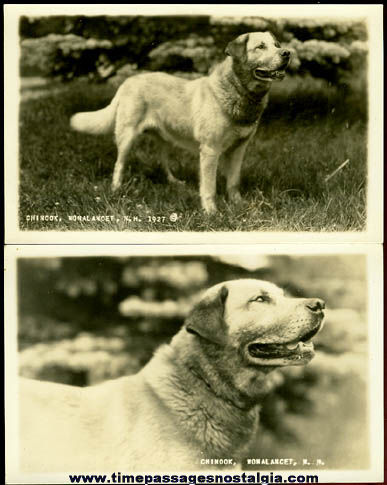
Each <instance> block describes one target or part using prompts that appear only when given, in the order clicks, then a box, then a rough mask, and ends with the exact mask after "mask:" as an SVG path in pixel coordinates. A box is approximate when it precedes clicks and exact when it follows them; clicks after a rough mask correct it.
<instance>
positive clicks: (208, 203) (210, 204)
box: [202, 199, 217, 215]
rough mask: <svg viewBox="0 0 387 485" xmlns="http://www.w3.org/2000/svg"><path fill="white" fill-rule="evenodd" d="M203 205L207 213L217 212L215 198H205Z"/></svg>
mask: <svg viewBox="0 0 387 485" xmlns="http://www.w3.org/2000/svg"><path fill="white" fill-rule="evenodd" d="M202 206H203V209H204V212H205V213H206V214H207V215H212V214H216V211H217V209H216V204H215V201H214V200H212V199H207V200H204V201H203V202H202Z"/></svg>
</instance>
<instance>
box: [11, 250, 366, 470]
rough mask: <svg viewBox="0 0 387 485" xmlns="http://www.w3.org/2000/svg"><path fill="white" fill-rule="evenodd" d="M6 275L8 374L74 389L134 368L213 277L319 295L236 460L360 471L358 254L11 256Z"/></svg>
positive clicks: (362, 329)
mask: <svg viewBox="0 0 387 485" xmlns="http://www.w3.org/2000/svg"><path fill="white" fill-rule="evenodd" d="M18 275H19V277H18V299H19V300H18V301H19V331H18V333H19V349H20V360H19V364H20V373H21V374H22V375H23V376H26V377H31V378H37V379H43V380H49V381H55V382H62V383H67V384H73V385H78V386H85V385H90V384H91V385H92V384H95V383H98V382H101V381H103V380H106V379H110V378H115V377H118V376H121V375H127V374H132V373H135V372H137V371H138V370H140V369H141V368H142V367H143V366H144V365H145V364H146V362H147V361H148V360H149V359H150V358H151V356H152V353H153V351H154V350H155V348H156V347H157V346H159V345H160V344H161V343H164V342H167V341H169V340H170V338H171V337H172V336H173V335H174V334H175V333H176V332H177V331H178V330H179V328H180V327H181V325H182V323H183V321H184V317H185V315H186V314H187V312H188V311H189V309H190V308H191V306H192V304H193V302H194V301H195V299H196V298H197V296H198V294H199V293H200V291H202V290H203V289H204V288H206V287H208V286H211V285H213V284H216V283H218V282H221V281H224V280H229V279H236V278H245V277H248V278H259V279H268V280H270V281H273V282H274V283H276V284H278V285H279V286H281V287H283V288H285V290H286V291H287V293H289V294H291V295H294V296H304V297H320V298H323V299H325V300H326V302H327V312H326V324H325V327H324V329H323V331H322V332H321V333H320V334H319V335H318V336H317V337H316V338H315V339H314V341H315V343H316V349H317V355H316V357H315V359H314V360H313V361H312V362H311V363H310V364H309V365H308V366H305V367H288V368H285V369H281V370H279V371H276V372H275V374H274V377H275V379H274V382H275V386H274V389H273V391H272V392H271V394H270V395H268V396H267V397H266V398H265V401H264V403H263V407H262V412H261V425H260V429H259V432H258V435H257V438H256V440H255V442H254V444H253V447H252V449H251V450H250V453H249V455H248V456H249V457H250V458H251V457H253V458H255V457H257V458H258V457H259V458H262V457H269V458H270V457H283V458H289V457H291V458H294V459H295V460H297V461H298V463H299V465H298V466H299V467H300V468H301V467H302V459H303V458H306V459H308V460H309V461H312V462H313V461H315V460H317V459H321V460H322V461H323V462H324V463H325V465H324V468H327V469H332V468H339V469H356V468H366V467H367V466H368V463H369V457H368V425H367V419H366V416H367V405H368V404H367V386H366V380H367V375H368V354H367V320H366V311H367V283H366V260H365V258H364V257H363V256H359V255H351V256H336V255H329V256H326V255H324V256H262V255H254V256H253V255H251V256H250V255H229V256H227V255H225V256H218V257H208V256H198V257H196V256H192V257H191V256H185V257H131V258H128V257H119V258H112V257H92V258H91V257H77V258H73V257H71V258H70V257H66V258H42V259H36V258H31V259H30V258H28V259H24V258H21V259H19V261H18ZM259 467H260V469H261V468H262V466H261V465H260V466H259ZM252 468H254V467H252ZM273 468H275V467H273Z"/></svg>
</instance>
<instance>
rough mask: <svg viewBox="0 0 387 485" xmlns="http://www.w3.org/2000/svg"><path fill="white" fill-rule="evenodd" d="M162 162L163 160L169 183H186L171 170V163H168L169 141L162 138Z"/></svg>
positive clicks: (162, 164)
mask: <svg viewBox="0 0 387 485" xmlns="http://www.w3.org/2000/svg"><path fill="white" fill-rule="evenodd" d="M160 162H161V166H162V167H163V170H164V172H165V175H166V176H167V179H168V182H169V183H171V184H178V185H185V182H184V180H179V179H178V178H176V177H175V176H174V175H173V173H172V172H171V169H170V168H169V163H168V147H167V143H166V142H165V141H164V140H162V139H160Z"/></svg>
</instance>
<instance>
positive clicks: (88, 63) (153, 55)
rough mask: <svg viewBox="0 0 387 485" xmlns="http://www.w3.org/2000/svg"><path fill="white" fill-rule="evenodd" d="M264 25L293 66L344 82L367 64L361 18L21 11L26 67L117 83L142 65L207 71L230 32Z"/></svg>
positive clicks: (46, 73) (37, 72)
mask: <svg viewBox="0 0 387 485" xmlns="http://www.w3.org/2000/svg"><path fill="white" fill-rule="evenodd" d="M266 30H270V31H271V32H273V33H274V34H275V35H276V37H277V38H278V39H279V40H280V41H281V42H282V43H283V44H284V47H287V48H289V49H290V50H291V51H292V62H291V65H290V71H291V72H293V73H295V72H298V73H300V74H311V75H312V76H315V77H322V78H325V79H329V80H331V81H332V82H338V81H341V82H345V80H346V79H348V78H349V77H351V74H353V72H354V70H359V66H364V64H365V56H366V52H367V43H366V41H367V29H366V25H365V23H364V22H363V21H361V20H340V18H339V19H326V18H323V19H318V18H317V19H305V18H291V19H281V18H277V19H274V18H261V17H218V16H204V15H203V16H184V15H181V16H163V17H160V16H158V17H152V16H149V17H148V16H116V17H114V16H94V17H92V16H50V17H22V18H21V21H20V36H21V49H22V50H21V54H22V55H21V73H22V75H23V76H26V75H43V76H60V77H61V78H62V79H72V78H73V77H74V76H81V75H88V76H90V77H91V78H94V79H105V78H109V77H112V76H118V79H117V83H118V84H120V83H121V82H122V81H123V80H124V79H125V78H126V77H127V76H128V75H129V74H131V73H133V71H135V72H138V70H143V69H146V70H149V69H150V70H163V71H172V72H179V71H180V72H185V73H190V74H191V75H195V73H196V74H206V73H208V71H209V69H210V67H211V66H212V65H213V64H214V62H215V61H216V60H219V59H220V58H222V57H223V55H224V48H225V46H226V45H227V43H228V42H229V41H230V40H232V39H233V38H235V37H236V36H238V35H240V34H243V33H245V32H249V31H266ZM362 71H364V69H362Z"/></svg>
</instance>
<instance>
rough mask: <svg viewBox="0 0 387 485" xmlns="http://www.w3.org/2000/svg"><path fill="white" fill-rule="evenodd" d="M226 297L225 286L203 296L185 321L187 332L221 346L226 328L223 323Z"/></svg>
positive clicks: (226, 290)
mask: <svg viewBox="0 0 387 485" xmlns="http://www.w3.org/2000/svg"><path fill="white" fill-rule="evenodd" d="M227 296H228V289H227V288H226V286H221V287H220V288H219V289H218V290H217V291H216V292H214V293H212V292H210V294H208V295H205V296H204V298H203V299H202V300H200V301H199V302H198V303H197V304H196V305H195V306H194V307H193V309H192V310H191V312H190V313H189V315H188V317H187V318H186V321H185V328H186V330H187V332H189V333H193V334H196V335H200V337H202V338H204V339H206V340H210V341H211V342H216V343H218V344H222V343H224V341H225V336H226V333H227V326H226V323H225V321H224V318H223V317H224V306H225V303H226V299H227Z"/></svg>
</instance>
